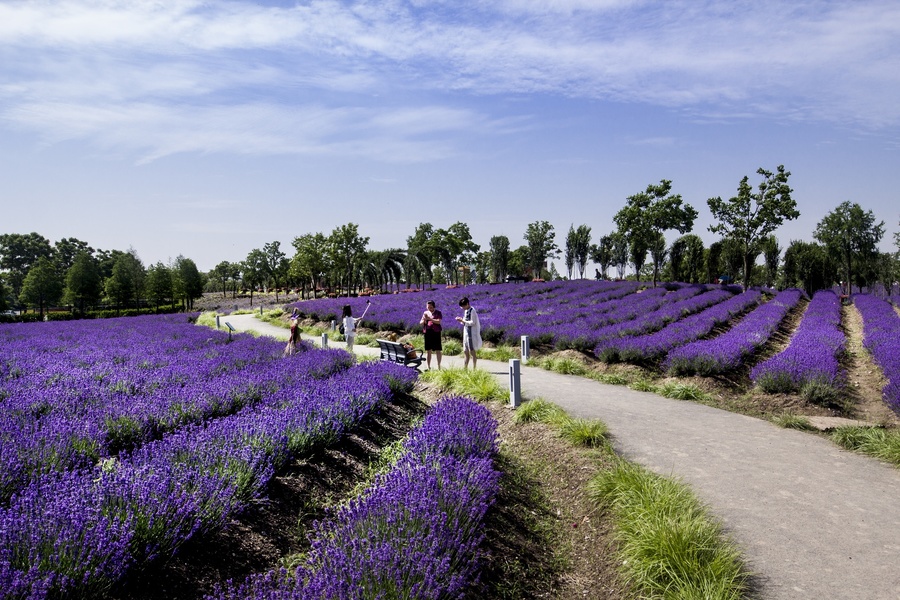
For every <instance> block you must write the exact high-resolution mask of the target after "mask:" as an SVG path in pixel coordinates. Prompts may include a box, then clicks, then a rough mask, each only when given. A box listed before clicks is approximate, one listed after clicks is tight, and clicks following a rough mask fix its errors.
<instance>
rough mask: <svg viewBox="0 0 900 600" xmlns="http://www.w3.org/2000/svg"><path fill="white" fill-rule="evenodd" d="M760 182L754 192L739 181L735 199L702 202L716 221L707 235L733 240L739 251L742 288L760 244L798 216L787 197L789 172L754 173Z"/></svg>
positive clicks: (781, 170) (788, 192)
mask: <svg viewBox="0 0 900 600" xmlns="http://www.w3.org/2000/svg"><path fill="white" fill-rule="evenodd" d="M756 172H757V174H759V175H761V176H762V178H763V180H762V182H760V184H759V186H758V187H757V191H756V192H754V191H753V188H752V187H751V186H750V183H749V177H746V176H745V177H744V178H743V179H741V182H740V184H739V185H738V193H737V196H734V197H732V198H730V199H729V200H727V201H726V200H722V198H720V197H716V198H710V199H709V200H707V201H706V203H707V204H708V205H709V210H710V211H711V212H712V215H713V217H714V218H715V219H716V220H717V221H718V223H717V224H716V225H710V227H709V231H710V232H712V233H718V234H721V235H722V236H723V237H726V238H730V239H733V240H735V241H736V242H737V243H738V244H739V245H740V247H741V249H742V253H743V262H744V269H743V272H744V287H747V278H748V277H749V276H750V274H751V264H752V263H754V262H756V257H757V256H758V255H759V251H760V246H759V244H760V242H761V241H762V240H763V239H764V238H766V237H767V236H768V235H769V234H771V233H772V232H774V231H775V230H776V229H778V228H779V227H781V225H782V223H784V221H785V220H793V219H796V218H797V217H799V216H800V213H799V211H797V203H796V202H795V201H794V199H793V198H792V197H791V194H792V193H793V190H792V189H791V188H790V186H789V185H788V178H789V177H790V175H791V173H790V171H785V170H784V165H779V166H778V168H777V170H776V172H775V173H773V172H771V171H767V170H765V169H762V168H760V169H757V171H756Z"/></svg>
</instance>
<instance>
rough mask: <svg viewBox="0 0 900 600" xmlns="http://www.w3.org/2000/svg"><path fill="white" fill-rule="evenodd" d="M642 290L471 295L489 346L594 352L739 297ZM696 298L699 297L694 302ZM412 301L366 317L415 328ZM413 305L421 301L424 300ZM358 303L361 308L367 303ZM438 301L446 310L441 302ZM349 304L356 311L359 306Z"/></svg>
mask: <svg viewBox="0 0 900 600" xmlns="http://www.w3.org/2000/svg"><path fill="white" fill-rule="evenodd" d="M641 285H642V284H640V283H638V282H588V281H575V282H553V284H552V285H551V284H528V285H514V284H508V285H506V286H497V287H493V286H469V287H467V288H465V293H467V294H469V295H470V300H471V301H472V303H473V305H475V306H476V308H477V309H478V310H479V315H480V318H481V323H482V337H483V338H485V339H487V340H489V341H494V342H503V341H505V342H511V343H516V342H517V341H518V339H519V337H520V336H522V335H529V336H530V337H531V339H532V343H533V344H535V345H543V344H546V345H552V346H554V347H556V348H557V349H565V348H576V349H580V350H593V348H594V347H595V346H596V344H597V343H598V342H599V341H600V340H602V339H606V338H610V337H616V336H622V335H635V334H638V333H647V332H650V331H654V330H656V329H659V328H660V327H662V326H664V325H665V324H666V323H668V322H670V321H672V320H674V319H677V318H680V317H682V316H684V315H685V314H690V313H692V312H696V311H697V310H701V309H703V308H706V307H707V306H709V305H711V304H714V303H716V302H720V301H722V300H724V299H726V298H729V297H730V296H731V295H732V294H734V293H735V292H736V289H733V288H722V287H719V286H716V287H713V286H703V285H694V286H688V285H682V284H677V285H669V286H667V287H659V288H651V289H645V290H642V291H640V293H636V292H638V291H639V287H640V286H641ZM447 293H455V294H457V295H458V294H461V293H463V292H462V291H461V290H455V289H454V290H446V291H444V294H447ZM479 294H482V295H479ZM413 296H414V295H413ZM695 296H701V298H698V299H694V300H691V299H692V298H694V297H695ZM409 297H410V295H405V296H404V295H401V296H395V297H387V298H376V299H374V300H373V302H375V303H379V304H378V306H377V308H375V309H373V310H370V311H369V313H368V316H370V317H371V319H372V321H370V322H369V325H370V326H374V327H376V328H379V327H382V328H387V327H391V326H392V325H396V324H394V323H393V321H394V320H395V319H397V320H399V321H402V323H401V324H400V327H401V328H405V329H408V330H415V329H417V324H418V316H419V314H420V313H421V309H422V307H421V306H418V305H417V304H410V302H411V301H410V299H409ZM429 297H431V296H429ZM415 300H418V301H419V302H421V298H417V299H415ZM355 301H356V302H357V303H360V306H362V304H361V303H363V302H365V300H359V299H357V300H355ZM436 301H437V302H438V306H439V308H440V307H441V302H440V298H437V300H436ZM337 302H338V301H336V300H327V301H326V300H318V301H313V302H307V303H301V304H300V305H299V307H300V310H301V311H305V313H306V314H311V315H312V314H315V315H317V316H319V318H321V317H322V316H323V315H322V314H321V307H323V306H327V307H330V308H332V309H336V308H337V304H336V303H337ZM350 302H351V306H353V304H352V302H353V301H350ZM453 303H454V304H455V298H454V300H453ZM398 307H403V309H402V310H403V314H402V318H401V317H400V316H397V313H398ZM451 310H452V306H451ZM445 312H447V311H446V309H445ZM445 316H447V315H446V314H445ZM404 319H405V320H404ZM451 331H452V329H451Z"/></svg>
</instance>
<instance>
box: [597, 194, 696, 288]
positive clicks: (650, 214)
mask: <svg viewBox="0 0 900 600" xmlns="http://www.w3.org/2000/svg"><path fill="white" fill-rule="evenodd" d="M696 219H697V211H696V210H695V209H694V207H692V206H691V205H690V204H684V203H683V201H682V199H681V195H680V194H673V193H672V182H671V181H669V180H668V179H662V180H660V182H659V184H658V185H654V184H650V185H648V186H647V189H646V190H645V191H643V192H640V193H638V194H635V195H633V196H629V197H628V199H627V203H626V204H625V206H624V207H623V208H622V209H621V210H620V211H619V212H618V213H616V215H615V216H614V217H613V221H615V223H616V226H617V227H618V229H619V231H621V232H622V233H623V234H624V235H625V237H626V239H627V240H628V244H629V246H630V248H631V260H632V262H633V263H634V268H635V272H636V273H639V272H640V271H641V267H642V266H643V264H644V260H645V258H646V255H647V251H649V250H651V249H652V248H656V249H659V248H658V247H659V243H660V242H659V236H660V235H664V234H665V232H666V231H668V230H671V229H674V230H676V231H678V232H679V233H682V234H684V233H687V232H689V231H690V230H691V229H693V227H694V221H695V220H696ZM663 240H665V238H663ZM663 243H664V241H663ZM656 255H657V256H661V255H662V253H660V252H657V253H656ZM661 264H662V263H660V262H657V261H655V260H654V262H653V285H654V286H655V285H656V281H657V280H658V278H659V268H660V266H661Z"/></svg>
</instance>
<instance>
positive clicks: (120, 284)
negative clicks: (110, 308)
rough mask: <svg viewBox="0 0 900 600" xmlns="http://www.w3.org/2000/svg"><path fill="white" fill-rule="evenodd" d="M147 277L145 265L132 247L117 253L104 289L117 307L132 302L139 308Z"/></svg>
mask: <svg viewBox="0 0 900 600" xmlns="http://www.w3.org/2000/svg"><path fill="white" fill-rule="evenodd" d="M145 278H146V272H145V270H144V265H143V263H142V262H141V259H140V258H138V256H137V252H135V251H134V250H133V249H131V250H129V251H128V252H120V253H119V254H118V255H117V257H116V261H115V263H114V264H113V268H112V274H111V275H110V276H109V277H108V278H107V279H106V281H105V282H104V284H103V289H104V292H105V293H106V296H107V297H108V298H109V299H110V300H112V301H113V302H114V303H115V305H116V306H117V307H122V306H127V305H128V304H129V303H130V304H133V306H134V307H135V308H137V307H139V306H140V298H141V295H142V294H143V293H144V281H145Z"/></svg>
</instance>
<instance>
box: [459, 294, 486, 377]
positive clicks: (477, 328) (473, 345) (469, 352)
mask: <svg viewBox="0 0 900 600" xmlns="http://www.w3.org/2000/svg"><path fill="white" fill-rule="evenodd" d="M459 307H460V308H462V309H463V316H461V317H456V320H457V321H459V322H460V323H462V326H463V352H464V353H465V355H466V361H465V363H464V364H463V369H467V368H469V358H471V359H472V368H473V369H474V368H476V365H477V363H478V356H477V354H476V352H478V349H479V348H481V321H479V320H478V312H476V310H475V309H474V308H472V305H471V304H469V299H468V298H463V299H462V300H460V301H459Z"/></svg>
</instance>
